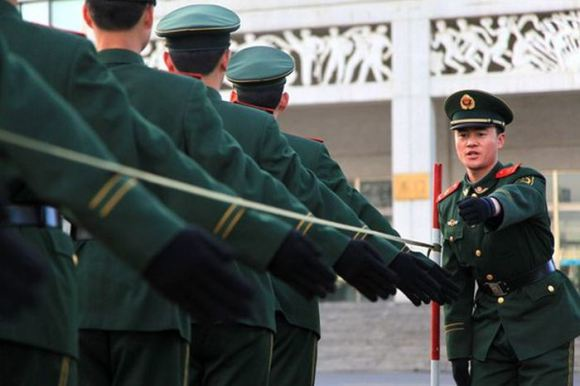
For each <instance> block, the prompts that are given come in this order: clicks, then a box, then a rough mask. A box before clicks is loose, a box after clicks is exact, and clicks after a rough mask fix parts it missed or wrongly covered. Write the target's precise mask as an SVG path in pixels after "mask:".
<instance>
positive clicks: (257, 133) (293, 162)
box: [208, 88, 398, 332]
mask: <svg viewBox="0 0 580 386" xmlns="http://www.w3.org/2000/svg"><path fill="white" fill-rule="evenodd" d="M208 95H209V98H210V100H211V101H212V103H213V105H214V106H215V108H216V110H217V111H218V113H219V115H220V117H221V118H222V120H223V122H224V128H225V129H226V130H227V131H228V132H229V133H230V134H231V135H232V136H233V137H234V138H235V139H236V140H237V141H238V142H239V144H240V145H241V146H242V149H244V151H245V152H246V153H247V154H249V155H250V156H251V157H252V158H254V160H255V161H256V162H257V163H258V165H259V166H260V167H261V168H262V169H264V170H265V171H267V172H268V173H270V174H271V175H272V176H274V177H275V178H277V179H279V180H280V181H282V182H283V183H284V185H286V187H287V188H288V190H289V191H290V192H291V193H292V194H293V195H294V196H296V197H297V198H298V199H299V200H300V201H301V202H302V203H303V204H304V205H306V207H308V208H309V209H310V211H311V212H312V213H314V215H315V216H317V217H320V218H324V219H328V220H333V221H337V222H341V223H345V224H350V225H355V226H364V224H363V223H362V222H361V221H360V220H359V219H358V217H357V216H356V214H355V213H353V212H352V210H351V209H350V208H349V207H348V206H347V205H346V204H345V203H343V202H342V201H341V200H340V199H339V198H338V197H337V196H336V195H335V194H334V193H332V191H330V189H328V188H327V187H326V186H325V185H324V184H322V183H321V182H320V181H319V180H318V179H317V178H316V176H315V175H314V174H313V173H312V172H311V171H309V170H308V169H306V168H305V167H304V165H303V164H302V162H301V161H300V157H299V156H298V154H296V152H295V151H294V150H292V148H291V147H290V145H289V144H288V141H287V140H286V139H285V138H284V136H283V135H282V134H281V132H280V129H279V127H278V124H277V123H276V120H275V119H274V117H273V116H271V115H269V114H267V113H265V112H262V111H259V110H256V109H253V108H251V107H246V106H241V105H238V104H234V103H229V102H225V101H222V99H221V96H220V94H219V92H218V91H216V90H214V89H212V88H208ZM351 236H352V235H351ZM359 236H360V235H355V237H359ZM369 241H370V242H371V243H373V244H374V245H375V246H376V247H377V248H378V249H379V250H380V252H381V254H382V256H383V258H385V259H386V260H387V261H388V262H390V261H391V260H392V259H393V258H394V257H395V255H396V254H397V253H398V249H397V248H396V247H395V246H393V245H391V244H389V243H387V242H384V241H382V240H377V239H374V238H371V239H370V240H369ZM335 262H336V260H334V261H331V262H330V263H331V264H334V263H335ZM273 281H274V282H275V281H276V279H273ZM275 286H276V291H275V292H276V298H277V300H278V302H279V305H280V307H281V311H282V312H283V313H284V315H285V317H286V319H287V320H288V322H289V323H291V324H294V325H297V326H300V327H303V328H307V329H309V330H313V331H317V332H320V321H319V315H318V302H317V300H315V299H314V300H311V301H307V300H305V299H303V298H300V296H297V294H296V292H295V291H294V290H292V289H291V288H290V287H289V286H287V285H286V284H284V283H279V282H278V283H276V284H275Z"/></svg>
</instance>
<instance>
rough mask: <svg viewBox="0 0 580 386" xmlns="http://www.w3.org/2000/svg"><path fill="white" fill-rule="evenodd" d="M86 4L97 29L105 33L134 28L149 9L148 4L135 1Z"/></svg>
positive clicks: (91, 1) (107, 0)
mask: <svg viewBox="0 0 580 386" xmlns="http://www.w3.org/2000/svg"><path fill="white" fill-rule="evenodd" d="M86 3H87V7H88V9H89V13H90V14H91V17H92V18H93V21H94V22H95V24H96V25H97V27H99V28H100V29H103V30H105V31H124V30H129V29H131V28H133V27H134V26H135V25H136V24H137V22H138V21H139V19H141V17H142V16H143V13H144V12H145V8H146V7H147V3H144V2H143V3H139V2H134V1H110V0H86Z"/></svg>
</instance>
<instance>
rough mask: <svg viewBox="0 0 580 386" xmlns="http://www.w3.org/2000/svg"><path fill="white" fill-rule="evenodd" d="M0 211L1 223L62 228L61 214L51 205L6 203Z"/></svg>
mask: <svg viewBox="0 0 580 386" xmlns="http://www.w3.org/2000/svg"><path fill="white" fill-rule="evenodd" d="M2 212H3V213H2V222H1V223H2V224H3V225H14V226H32V227H46V228H61V229H62V224H63V222H62V216H61V215H60V213H59V211H58V210H57V209H56V208H54V207H52V206H47V205H7V206H4V207H3V208H2Z"/></svg>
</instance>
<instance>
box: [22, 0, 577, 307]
mask: <svg viewBox="0 0 580 386" xmlns="http://www.w3.org/2000/svg"><path fill="white" fill-rule="evenodd" d="M190 3H191V1H184V0H165V1H164V0H161V1H159V3H158V5H157V10H156V13H157V19H159V18H160V17H162V16H164V15H165V14H167V13H168V12H170V11H171V10H173V9H175V8H178V7H181V6H184V5H187V4H190ZM212 3H219V4H221V5H224V6H226V7H228V8H231V9H233V10H235V11H236V12H238V13H239V15H240V17H241V19H242V26H241V29H240V31H239V32H238V33H236V35H235V36H234V44H233V45H232V49H233V50H239V49H240V48H243V47H248V46H251V45H270V46H274V47H279V48H281V49H283V50H285V51H287V52H288V53H290V54H291V55H293V57H294V59H295V61H296V65H297V71H296V72H295V73H294V74H293V76H292V77H291V78H290V79H289V82H288V87H287V91H288V92H289V93H290V108H289V109H288V111H287V112H286V113H285V114H284V115H283V116H282V117H281V127H282V129H283V130H286V131H288V132H290V133H293V134H298V135H303V136H309V137H320V138H323V139H324V141H325V142H326V144H327V145H328V147H329V149H330V151H331V152H332V154H333V156H334V157H335V158H336V159H337V160H338V161H339V162H340V164H341V166H342V167H343V170H344V171H345V173H346V174H347V176H348V177H349V178H350V179H351V180H352V182H353V184H354V185H355V186H356V187H357V188H359V189H360V190H361V191H362V192H363V193H365V194H366V195H367V196H369V197H370V198H371V200H372V201H373V202H374V203H375V204H376V205H377V206H378V207H379V208H380V209H381V211H382V212H383V214H384V215H385V216H387V217H388V218H390V219H391V220H392V221H393V223H394V225H395V227H396V229H398V230H399V231H400V233H401V234H402V235H403V236H404V237H406V238H412V239H417V240H422V241H429V240H430V237H431V236H430V235H431V229H430V228H431V213H432V211H431V205H432V204H431V199H430V197H431V182H430V179H431V174H432V168H433V164H434V163H435V162H440V163H442V164H443V165H444V166H443V167H444V179H443V181H444V185H449V184H451V183H452V182H453V181H455V180H457V179H459V178H461V177H462V168H461V165H459V164H458V162H457V161H455V154H454V146H453V142H452V136H451V135H450V133H449V131H448V128H447V119H446V117H445V114H444V112H443V101H444V98H445V97H446V96H447V95H449V94H450V93H452V92H454V91H456V90H459V89H464V88H475V89H482V90H486V91H488V92H491V93H494V94H498V95H500V96H501V97H503V98H504V99H505V100H506V101H507V103H508V104H509V105H510V106H511V107H512V109H513V110H514V114H515V119H514V122H513V124H511V125H510V126H509V127H508V129H507V144H506V147H505V149H504V150H503V154H502V155H501V158H502V160H503V161H504V162H514V163H518V162H521V163H523V164H526V165H531V166H533V167H535V168H537V169H540V170H542V171H543V172H544V174H545V175H546V176H547V178H548V196H547V197H548V205H549V209H550V213H551V215H552V222H553V231H554V235H555V238H556V251H555V255H554V257H555V259H556V261H557V262H558V264H559V266H560V267H561V268H562V269H563V270H565V271H566V272H567V273H569V275H570V276H571V278H572V279H573V280H576V284H578V280H579V273H578V270H579V268H578V264H580V129H578V125H579V124H578V122H580V1H576V0H552V1H543V0H527V1H515V0H514V1H506V0H485V1H481V0H454V1H452V2H450V1H444V0H392V1H389V0H315V1H312V0H287V1H284V2H278V1H264V0H261V1H256V0H244V1H241V0H229V1H221V2H212ZM81 4H82V2H81V1H79V0H50V1H47V0H41V1H37V0H32V1H28V0H27V1H24V2H23V3H21V9H22V12H23V15H24V17H25V18H27V19H30V20H34V21H37V22H40V23H44V24H51V23H52V24H53V25H55V26H57V27H60V28H64V29H72V30H81V31H86V28H85V27H84V26H83V25H82V22H81V14H80V7H81ZM163 50H164V47H163V43H162V42H161V41H159V40H156V39H154V40H153V41H152V42H151V44H150V46H149V47H148V48H147V49H146V50H145V52H144V53H143V54H144V56H145V57H146V59H147V61H148V62H149V63H150V64H151V65H154V66H157V67H160V68H163V67H164V66H163V62H162V56H161V54H162V52H163ZM223 95H224V98H228V97H229V91H228V90H227V86H226V88H225V89H224V92H223ZM353 296H354V295H353V294H352V293H351V292H349V290H347V289H345V290H344V292H343V293H342V294H341V295H340V296H339V297H341V298H344V297H347V298H351V297H353Z"/></svg>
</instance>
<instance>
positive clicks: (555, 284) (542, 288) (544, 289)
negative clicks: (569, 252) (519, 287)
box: [524, 272, 562, 302]
mask: <svg viewBox="0 0 580 386" xmlns="http://www.w3.org/2000/svg"><path fill="white" fill-rule="evenodd" d="M561 286H562V277H561V276H560V273H559V272H553V273H551V274H550V275H548V276H547V277H545V278H543V279H542V280H539V281H537V282H535V283H533V284H530V285H528V286H526V287H524V291H525V292H526V294H527V295H528V296H529V297H530V299H532V301H534V302H535V301H537V300H540V299H542V298H543V297H546V296H553V295H556V294H558V293H559V290H560V287H561Z"/></svg>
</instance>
